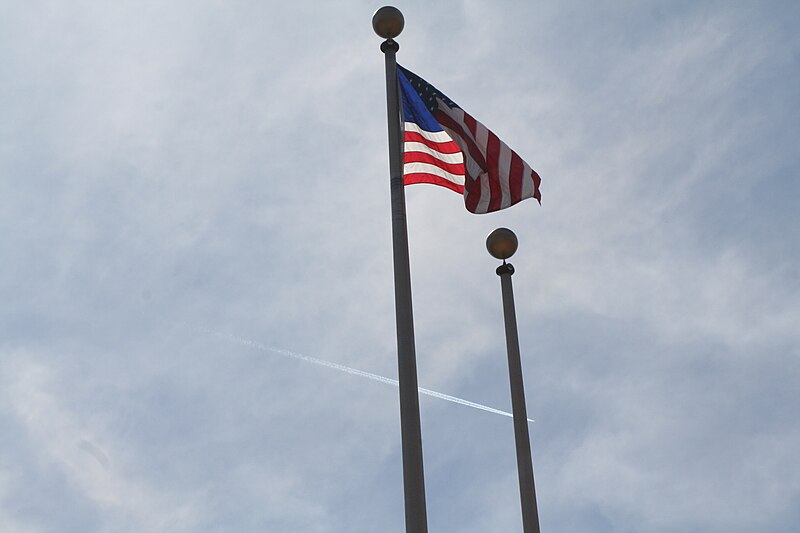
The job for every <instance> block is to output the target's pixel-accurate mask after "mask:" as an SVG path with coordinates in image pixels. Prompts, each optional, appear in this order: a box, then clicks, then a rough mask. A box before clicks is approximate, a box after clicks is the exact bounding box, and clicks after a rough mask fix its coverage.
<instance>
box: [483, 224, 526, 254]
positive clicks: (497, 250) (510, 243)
mask: <svg viewBox="0 0 800 533" xmlns="http://www.w3.org/2000/svg"><path fill="white" fill-rule="evenodd" d="M518 245H519V241H517V236H516V235H514V232H513V231H511V230H510V229H508V228H497V229H496V230H494V231H493V232H491V233H490V234H489V236H488V237H486V249H487V250H489V253H490V254H492V256H493V257H496V258H497V259H502V260H503V261H505V260H506V259H508V258H509V257H511V256H512V255H514V252H516V251H517V246H518Z"/></svg>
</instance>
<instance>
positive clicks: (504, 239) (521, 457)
mask: <svg viewBox="0 0 800 533" xmlns="http://www.w3.org/2000/svg"><path fill="white" fill-rule="evenodd" d="M486 248H487V249H488V250H489V253H490V254H492V256H494V257H496V258H497V259H502V260H503V264H502V265H500V266H499V267H497V275H498V276H500V286H501V290H502V293H503V317H504V319H505V326H506V350H507V352H508V377H509V381H510V383H511V413H512V415H513V417H514V439H515V441H516V448H517V473H518V475H519V495H520V500H521V503H522V531H523V532H524V533H539V509H538V507H537V505H536V488H535V486H534V482H533V460H532V459H531V441H530V436H529V435H528V413H527V409H526V407H525V388H524V386H523V384H522V362H521V361H520V356H519V336H518V334H517V314H516V311H515V310H514V289H513V287H512V286H511V275H512V274H513V273H514V267H513V266H512V265H511V263H506V259H508V258H509V257H511V256H512V255H514V252H516V251H517V236H516V235H514V232H513V231H511V230H510V229H506V228H498V229H496V230H494V231H493V232H492V233H490V234H489V237H488V238H487V239H486Z"/></svg>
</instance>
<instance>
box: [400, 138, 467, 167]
mask: <svg viewBox="0 0 800 533" xmlns="http://www.w3.org/2000/svg"><path fill="white" fill-rule="evenodd" d="M403 148H404V150H405V152H406V153H409V152H422V153H424V154H430V155H432V156H433V157H435V158H436V159H438V160H440V161H444V162H445V163H463V162H464V156H463V155H462V154H461V152H456V153H454V154H443V153H442V152H439V151H438V150H435V149H434V148H431V147H430V146H428V145H427V144H423V143H420V142H408V141H406V142H405V143H403Z"/></svg>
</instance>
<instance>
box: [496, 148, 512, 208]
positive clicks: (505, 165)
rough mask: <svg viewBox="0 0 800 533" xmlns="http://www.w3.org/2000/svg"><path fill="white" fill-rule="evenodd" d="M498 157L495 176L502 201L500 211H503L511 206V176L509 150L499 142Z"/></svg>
mask: <svg viewBox="0 0 800 533" xmlns="http://www.w3.org/2000/svg"><path fill="white" fill-rule="evenodd" d="M498 141H499V142H500V157H499V158H498V169H497V171H498V172H497V175H498V176H499V178H500V192H501V193H502V199H501V200H500V209H505V208H506V207H509V206H510V205H511V184H510V183H509V180H510V176H511V148H509V147H508V146H506V143H504V142H503V141H500V140H499V139H498Z"/></svg>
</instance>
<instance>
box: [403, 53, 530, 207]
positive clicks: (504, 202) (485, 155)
mask: <svg viewBox="0 0 800 533" xmlns="http://www.w3.org/2000/svg"><path fill="white" fill-rule="evenodd" d="M397 78H398V80H399V83H400V94H401V98H402V107H403V127H404V132H403V141H404V156H403V157H404V159H403V161H404V163H403V182H404V183H405V184H406V185H409V184H412V183H432V184H434V185H441V186H443V187H447V188H448V189H451V190H453V191H455V192H458V193H463V194H464V204H465V205H466V207H467V209H468V210H469V211H471V212H472V213H491V212H492V211H498V210H500V209H505V208H506V207H509V206H512V205H514V204H516V203H517V202H519V201H521V200H524V199H526V198H536V199H537V200H538V201H539V203H541V201H542V196H541V194H540V192H539V183H540V182H541V179H540V178H539V175H538V174H537V173H536V172H535V171H534V170H533V169H531V167H530V166H529V165H528V164H527V163H526V162H525V161H523V160H522V158H520V157H519V156H518V155H517V153H516V152H514V151H513V150H512V149H511V148H509V147H508V146H506V144H505V143H503V142H502V141H501V140H500V139H498V138H497V135H495V134H494V133H492V132H491V131H489V130H488V129H486V127H485V126H484V125H483V124H481V123H480V122H478V121H477V120H475V119H474V118H472V116H470V115H469V114H467V113H466V112H464V110H463V109H461V108H460V107H459V106H458V105H457V104H456V103H455V102H453V101H452V100H450V99H449V98H448V97H447V96H445V95H444V94H443V93H442V92H441V91H439V90H437V89H436V88H435V87H434V86H432V85H431V84H429V83H428V82H426V81H425V80H423V79H422V78H420V77H419V76H417V75H416V74H414V73H413V72H411V71H410V70H408V69H406V68H403V67H401V66H399V65H398V67H397Z"/></svg>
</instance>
